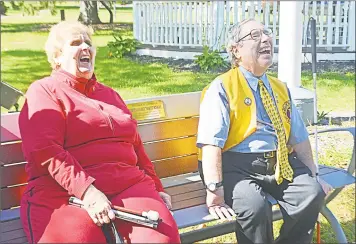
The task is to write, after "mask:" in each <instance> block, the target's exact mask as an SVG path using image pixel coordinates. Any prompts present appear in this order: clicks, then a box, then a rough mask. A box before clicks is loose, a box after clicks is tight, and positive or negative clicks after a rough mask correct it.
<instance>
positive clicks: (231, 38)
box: [226, 18, 256, 67]
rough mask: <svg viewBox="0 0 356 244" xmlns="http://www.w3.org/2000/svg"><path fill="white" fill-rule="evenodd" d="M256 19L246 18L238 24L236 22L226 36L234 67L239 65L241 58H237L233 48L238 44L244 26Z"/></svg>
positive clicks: (228, 51)
mask: <svg viewBox="0 0 356 244" xmlns="http://www.w3.org/2000/svg"><path fill="white" fill-rule="evenodd" d="M251 21H256V20H255V19H253V18H250V19H245V20H243V21H241V22H240V23H238V24H235V25H233V26H231V27H230V29H229V31H228V33H227V38H226V52H227V54H228V55H229V57H230V61H231V65H232V67H237V66H239V62H240V59H239V58H237V57H236V56H235V55H234V53H233V48H234V47H235V46H236V45H237V41H238V40H239V38H240V34H241V30H242V27H243V26H244V25H245V24H247V23H248V22H251Z"/></svg>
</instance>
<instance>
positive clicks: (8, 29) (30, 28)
mask: <svg viewBox="0 0 356 244" xmlns="http://www.w3.org/2000/svg"><path fill="white" fill-rule="evenodd" d="M55 24H57V23H56V22H53V23H27V24H4V23H2V24H1V33H20V32H49V30H50V29H51V27H52V26H53V25H55ZM93 29H94V30H95V31H98V32H99V33H100V32H102V34H100V35H105V34H106V33H107V32H105V31H107V30H109V31H113V30H115V31H127V32H130V31H132V29H133V25H132V24H131V23H114V24H97V25H93ZM107 35H111V33H107Z"/></svg>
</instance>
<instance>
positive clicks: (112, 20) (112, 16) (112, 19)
mask: <svg viewBox="0 0 356 244" xmlns="http://www.w3.org/2000/svg"><path fill="white" fill-rule="evenodd" d="M100 2H101V4H102V5H103V6H104V7H105V8H106V10H107V11H109V14H110V24H112V23H114V15H113V13H112V11H111V9H110V7H109V6H108V5H107V4H106V3H105V1H100Z"/></svg>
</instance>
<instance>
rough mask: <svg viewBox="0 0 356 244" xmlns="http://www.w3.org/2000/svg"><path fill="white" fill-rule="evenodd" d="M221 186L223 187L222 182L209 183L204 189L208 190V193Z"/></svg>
mask: <svg viewBox="0 0 356 244" xmlns="http://www.w3.org/2000/svg"><path fill="white" fill-rule="evenodd" d="M222 185H223V183H222V182H218V183H215V182H211V183H209V184H207V185H206V189H208V190H209V191H210V192H215V191H216V190H217V189H218V188H219V187H221V186H222Z"/></svg>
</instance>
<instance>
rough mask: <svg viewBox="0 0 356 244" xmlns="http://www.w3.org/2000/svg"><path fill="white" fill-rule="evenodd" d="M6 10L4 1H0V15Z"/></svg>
mask: <svg viewBox="0 0 356 244" xmlns="http://www.w3.org/2000/svg"><path fill="white" fill-rule="evenodd" d="M6 10H7V8H6V6H5V3H4V1H0V15H5V13H6Z"/></svg>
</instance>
